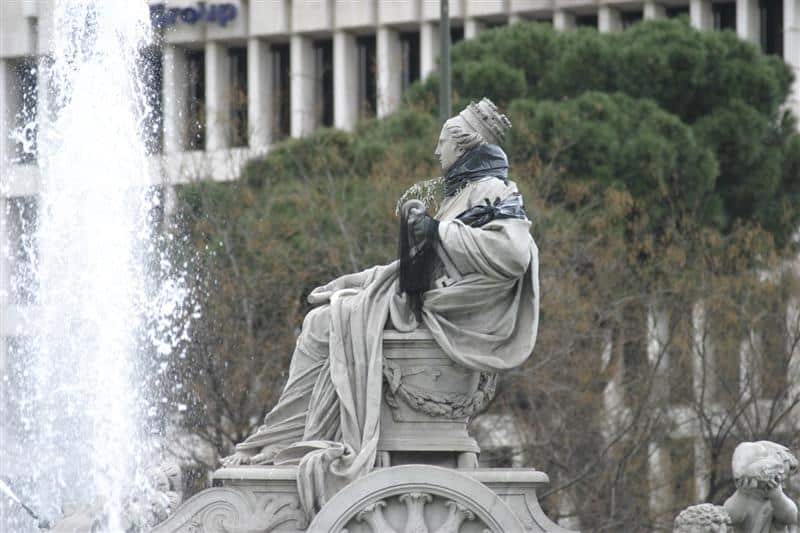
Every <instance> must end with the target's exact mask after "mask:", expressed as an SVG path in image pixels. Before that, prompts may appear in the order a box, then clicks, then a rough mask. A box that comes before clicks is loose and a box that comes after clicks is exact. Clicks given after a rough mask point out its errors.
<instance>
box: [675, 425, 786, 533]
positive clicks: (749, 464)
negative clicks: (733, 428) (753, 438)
mask: <svg viewBox="0 0 800 533" xmlns="http://www.w3.org/2000/svg"><path fill="white" fill-rule="evenodd" d="M731 463H732V470H733V479H734V483H735V484H736V492H734V493H733V495H732V496H731V497H730V498H728V499H727V500H726V501H725V505H724V506H723V507H720V506H716V505H711V504H701V505H695V506H692V507H689V508H688V509H685V510H684V511H682V512H681V514H679V515H678V517H677V518H676V519H675V529H674V530H673V531H674V532H675V533H728V532H737V533H797V530H798V512H797V505H796V504H795V503H794V502H793V501H792V500H791V499H789V497H788V496H786V494H784V492H783V484H784V482H785V481H786V479H787V478H788V477H789V476H791V475H793V474H795V473H796V472H797V469H798V461H797V458H795V457H794V455H792V454H791V452H790V451H789V449H788V448H786V447H785V446H781V445H780V444H776V443H774V442H769V441H759V442H743V443H741V444H739V445H738V446H737V447H736V449H735V450H734V452H733V458H732V460H731Z"/></svg>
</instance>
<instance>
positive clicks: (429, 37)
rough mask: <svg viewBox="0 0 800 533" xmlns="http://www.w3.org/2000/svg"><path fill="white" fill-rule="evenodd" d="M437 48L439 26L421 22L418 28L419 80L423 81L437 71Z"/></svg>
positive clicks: (438, 44) (438, 45)
mask: <svg viewBox="0 0 800 533" xmlns="http://www.w3.org/2000/svg"><path fill="white" fill-rule="evenodd" d="M439 47H440V43H439V26H438V25H437V24H434V23H433V22H423V23H422V25H421V26H420V28H419V53H420V58H419V70H420V78H421V79H423V80H424V79H425V78H427V77H428V76H429V75H430V74H431V73H432V72H434V71H436V70H437V62H438V61H439Z"/></svg>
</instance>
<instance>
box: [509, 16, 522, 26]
mask: <svg viewBox="0 0 800 533" xmlns="http://www.w3.org/2000/svg"><path fill="white" fill-rule="evenodd" d="M523 20H524V19H523V18H522V15H520V14H519V13H511V14H510V15H509V16H508V25H509V26H510V25H512V24H517V23H519V22H522V21H523Z"/></svg>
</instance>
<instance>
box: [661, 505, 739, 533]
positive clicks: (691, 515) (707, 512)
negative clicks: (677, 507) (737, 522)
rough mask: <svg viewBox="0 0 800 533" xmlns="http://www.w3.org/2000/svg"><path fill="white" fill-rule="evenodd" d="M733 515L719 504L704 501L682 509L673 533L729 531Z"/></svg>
mask: <svg viewBox="0 0 800 533" xmlns="http://www.w3.org/2000/svg"><path fill="white" fill-rule="evenodd" d="M730 524H731V517H730V516H729V515H728V513H727V512H726V511H725V509H724V508H722V507H721V506H719V505H713V504H710V503H702V504H700V505H693V506H691V507H688V508H686V509H684V510H683V511H681V513H680V514H679V515H678V516H677V518H675V527H674V529H673V530H672V533H728V532H729V531H731V532H732V531H733V529H731V528H730Z"/></svg>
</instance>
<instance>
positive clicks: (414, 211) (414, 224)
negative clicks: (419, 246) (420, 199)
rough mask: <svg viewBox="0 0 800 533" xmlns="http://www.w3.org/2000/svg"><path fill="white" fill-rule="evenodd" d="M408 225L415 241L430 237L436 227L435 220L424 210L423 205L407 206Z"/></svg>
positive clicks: (418, 241)
mask: <svg viewBox="0 0 800 533" xmlns="http://www.w3.org/2000/svg"><path fill="white" fill-rule="evenodd" d="M408 225H409V227H410V228H411V231H413V232H414V241H415V242H417V243H420V242H422V241H424V240H425V239H427V238H430V237H431V233H432V232H434V231H436V228H437V227H438V224H437V222H436V220H435V219H434V218H432V217H431V216H430V215H428V213H427V212H425V207H424V206H409V209H408Z"/></svg>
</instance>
